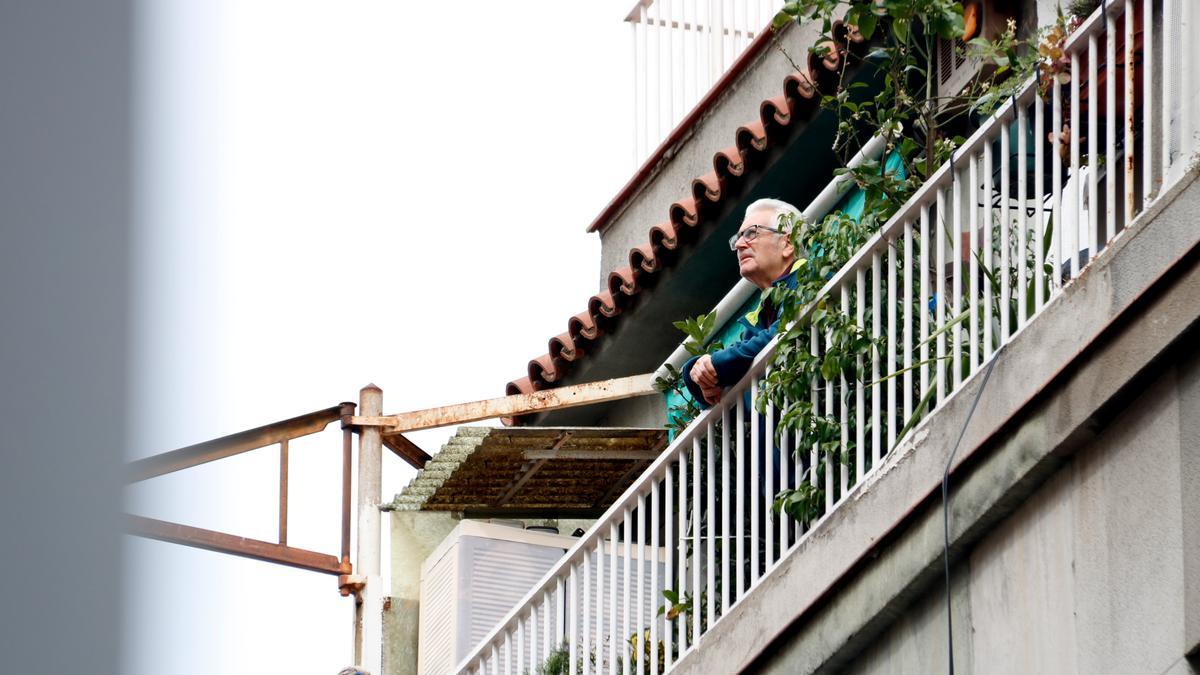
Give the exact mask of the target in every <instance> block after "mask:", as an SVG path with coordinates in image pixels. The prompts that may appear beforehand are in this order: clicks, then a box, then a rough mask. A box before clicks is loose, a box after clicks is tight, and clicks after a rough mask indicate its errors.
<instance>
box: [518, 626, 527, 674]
mask: <svg viewBox="0 0 1200 675" xmlns="http://www.w3.org/2000/svg"><path fill="white" fill-rule="evenodd" d="M524 669H525V621H524V620H521V619H519V620H518V621H517V672H521V671H523V670H524Z"/></svg>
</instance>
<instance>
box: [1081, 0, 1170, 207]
mask: <svg viewBox="0 0 1200 675" xmlns="http://www.w3.org/2000/svg"><path fill="white" fill-rule="evenodd" d="M1130 16H1132V14H1131V15H1130ZM1154 24H1155V22H1154V0H1142V36H1143V42H1142V208H1143V209H1144V208H1145V204H1146V203H1147V202H1149V201H1150V195H1151V194H1152V193H1153V192H1154ZM1132 64H1133V62H1132V61H1130V70H1132ZM1077 81H1078V80H1077ZM1076 89H1078V87H1077V88H1076Z"/></svg>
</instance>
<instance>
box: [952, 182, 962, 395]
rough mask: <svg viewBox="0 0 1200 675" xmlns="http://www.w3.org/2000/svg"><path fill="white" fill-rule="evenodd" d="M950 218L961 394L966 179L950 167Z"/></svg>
mask: <svg viewBox="0 0 1200 675" xmlns="http://www.w3.org/2000/svg"><path fill="white" fill-rule="evenodd" d="M950 176H951V180H950V200H949V201H950V215H951V216H952V221H951V232H953V235H952V236H951V237H950V241H949V244H950V255H951V256H952V257H951V258H950V279H951V281H950V295H951V300H952V302H953V304H952V307H953V308H954V316H953V317H951V319H952V320H953V321H954V326H953V327H951V329H950V343H951V344H950V383H951V388H950V391H951V392H954V391H957V390H958V385H960V384H962V322H961V321H959V320H958V317H959V316H960V315H962V313H963V306H962V303H963V287H962V253H963V250H962V211H963V202H964V201H966V200H964V199H963V197H962V195H963V182H964V181H963V178H962V168H961V166H959V167H954V166H952V167H951V171H950Z"/></svg>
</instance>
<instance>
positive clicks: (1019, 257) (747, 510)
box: [459, 0, 1198, 673]
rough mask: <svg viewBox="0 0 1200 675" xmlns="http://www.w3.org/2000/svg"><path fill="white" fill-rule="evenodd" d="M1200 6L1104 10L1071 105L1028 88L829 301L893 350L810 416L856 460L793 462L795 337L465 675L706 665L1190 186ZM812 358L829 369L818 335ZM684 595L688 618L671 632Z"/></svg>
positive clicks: (823, 339)
mask: <svg viewBox="0 0 1200 675" xmlns="http://www.w3.org/2000/svg"><path fill="white" fill-rule="evenodd" d="M1190 4H1191V3H1190V2H1187V1H1186V0H1160V1H1159V2H1152V1H1151V0H1144V1H1139V2H1136V3H1135V2H1133V0H1125V1H1124V2H1120V1H1118V2H1109V3H1107V7H1105V8H1102V9H1100V10H1097V11H1096V12H1095V13H1094V14H1093V15H1092V16H1091V17H1090V18H1089V19H1088V20H1087V21H1085V22H1084V23H1083V24H1082V25H1081V26H1079V27H1078V28H1077V29H1076V30H1075V32H1074V33H1073V34H1072V35H1071V36H1070V37H1069V39H1068V40H1067V44H1066V53H1067V54H1068V55H1069V60H1070V65H1069V72H1070V76H1071V79H1070V85H1069V86H1068V87H1059V86H1055V87H1053V88H1052V90H1051V91H1052V93H1051V94H1050V97H1049V100H1048V101H1044V100H1042V98H1041V97H1040V95H1039V94H1038V92H1037V89H1036V85H1035V82H1034V81H1032V80H1031V81H1030V82H1028V83H1027V84H1026V85H1025V86H1024V87H1023V88H1022V89H1021V90H1020V93H1019V94H1017V95H1016V96H1014V97H1013V98H1012V99H1010V100H1009V101H1008V102H1007V103H1005V105H1004V106H1002V107H1001V108H1000V109H999V110H998V111H997V112H996V113H995V114H994V115H993V116H992V117H991V118H989V119H988V120H986V121H985V123H984V124H983V125H982V127H981V128H980V129H979V130H978V131H976V132H975V133H974V134H973V135H972V136H971V138H969V139H968V140H967V141H966V142H965V143H964V145H963V146H962V147H960V148H959V149H958V150H957V151H956V152H955V153H954V155H953V157H952V159H951V160H950V161H949V162H948V163H947V164H945V165H944V166H942V167H941V168H940V169H938V170H937V171H936V172H935V173H934V174H933V175H932V176H931V177H930V178H929V180H928V181H926V183H925V184H924V185H923V186H922V188H921V189H920V190H919V191H918V192H917V194H916V195H914V196H913V198H912V199H910V200H909V201H908V202H907V203H906V204H905V205H904V206H902V207H901V209H900V210H899V211H898V212H897V213H896V214H895V216H893V217H892V218H891V220H890V221H889V222H888V223H887V224H885V225H884V226H883V227H882V228H881V229H880V231H879V232H878V233H876V234H875V235H874V236H873V237H872V238H871V239H870V240H869V241H868V242H867V244H866V245H865V246H864V247H863V248H862V249H861V250H860V251H859V252H858V253H857V254H856V255H855V256H854V258H853V259H852V260H851V261H850V262H849V263H847V264H846V265H845V266H844V267H843V268H842V269H841V270H840V271H838V272H837V274H835V275H834V276H833V278H831V279H830V280H829V282H828V283H827V284H826V285H825V287H824V288H823V289H822V291H821V293H820V295H819V297H818V299H817V301H816V302H814V303H813V305H810V306H809V308H808V309H807V310H806V311H805V314H804V315H803V316H802V317H801V319H800V321H801V323H799V324H797V325H801V326H803V325H807V324H806V322H805V319H806V318H807V316H808V312H811V311H812V308H813V307H814V306H816V304H817V303H818V302H823V303H825V305H826V306H829V305H833V306H840V307H841V309H842V311H843V312H844V313H845V314H846V315H849V316H853V317H854V318H855V321H856V322H857V324H858V325H859V326H860V327H862V329H863V330H865V331H866V332H867V333H868V334H869V335H871V336H872V337H874V338H876V339H879V340H880V341H881V343H882V345H883V346H882V347H881V348H879V349H877V350H874V349H873V350H872V351H871V352H870V354H869V356H867V357H866V358H865V359H864V358H863V357H860V361H859V364H858V368H857V371H858V372H860V373H867V374H869V375H867V376H864V377H863V382H857V381H854V378H850V379H849V380H848V379H847V378H846V377H844V376H840V375H839V376H835V377H834V378H833V379H831V380H818V381H816V382H814V384H813V385H812V388H811V391H810V392H809V397H808V398H809V400H808V403H810V404H811V405H812V406H813V408H814V409H816V410H818V411H823V412H824V413H825V415H827V416H831V417H833V418H835V419H837V420H838V421H839V425H840V429H841V434H840V442H839V443H837V444H836V445H837V447H835V448H827V449H826V450H825V451H824V455H825V456H824V457H820V456H818V448H817V447H816V446H811V447H810V446H809V444H808V441H806V440H805V439H803V438H801V437H799V436H797V435H794V434H791V433H788V434H784V435H783V440H782V442H780V443H777V442H776V433H775V429H774V426H775V424H776V422H777V420H778V419H779V415H778V412H779V411H778V410H776V408H775V407H774V406H771V405H770V404H768V403H766V402H760V401H759V400H758V399H759V387H760V385H761V383H762V381H763V378H764V377H765V376H766V374H767V373H768V370H769V368H770V366H769V364H770V362H771V357H772V355H773V354H774V353H775V351H776V349H777V346H778V338H777V340H776V341H773V342H772V343H771V344H770V345H769V346H768V347H767V348H766V349H765V350H764V351H763V352H762V353H761V354H760V355H759V356H758V358H757V359H755V362H754V365H753V367H752V368H751V370H750V372H749V373H747V375H746V376H745V377H744V378H743V379H742V381H741V382H739V383H737V385H735V386H734V387H732V388H731V389H730V390H728V391H727V392H726V393H725V395H724V396H723V397H722V400H721V402H720V404H718V405H717V406H714V407H713V408H710V409H708V410H706V411H705V412H703V413H702V414H701V415H700V416H699V417H698V418H697V419H696V420H695V421H693V423H692V424H691V425H690V426H689V427H688V428H687V429H686V430H684V431H683V432H682V433H681V434H680V435H679V436H678V437H677V438H676V439H675V441H674V442H673V443H671V445H670V446H669V447H668V448H667V449H666V450H665V451H664V452H663V454H662V455H661V456H660V457H659V458H658V459H657V460H656V461H655V462H654V463H653V464H652V465H651V466H650V467H649V468H648V469H647V470H646V472H645V473H644V474H643V475H642V476H641V477H640V478H639V479H638V480H637V481H636V482H635V483H634V484H633V485H632V486H631V487H630V488H629V489H628V490H627V491H626V492H625V494H624V495H622V497H621V498H620V499H619V500H618V501H617V502H616V503H615V504H614V505H613V506H612V507H611V508H610V509H609V510H608V512H607V513H605V515H604V516H603V517H602V518H600V520H598V521H597V522H596V524H595V526H594V527H592V528H591V529H590V530H589V531H588V532H587V533H586V534H585V535H584V536H583V537H582V538H581V539H580V541H579V542H578V543H577V544H576V545H575V546H574V547H573V548H572V549H571V550H570V551H568V552H567V554H566V555H564V557H563V558H562V560H561V561H560V562H559V563H558V564H557V565H556V566H555V567H554V569H552V570H551V571H550V572H549V573H548V574H547V576H546V577H545V578H544V579H543V580H542V581H541V582H540V583H539V584H538V585H537V586H535V587H534V588H533V589H532V590H531V591H530V592H529V594H528V595H527V596H526V597H525V599H524V600H523V601H522V602H521V603H520V604H518V605H517V606H516V607H515V608H514V609H513V610H512V611H511V612H510V613H509V614H508V616H507V617H506V618H505V620H504V621H503V622H502V623H501V624H500V625H498V626H497V627H496V628H495V629H494V630H493V631H492V632H491V634H490V635H489V636H488V637H487V638H486V639H485V640H484V641H483V642H482V643H481V644H479V645H478V646H477V648H476V649H475V650H474V651H473V652H472V653H471V654H470V655H469V656H468V657H467V658H466V659H465V660H464V661H463V662H462V663H461V664H459V671H460V672H470V673H522V672H526V671H528V672H536V670H537V667H538V665H540V664H542V663H543V661H544V660H545V659H546V658H547V656H548V655H549V654H550V653H551V651H552V650H554V649H556V648H559V647H560V646H564V645H565V647H566V649H568V650H569V657H570V662H571V663H572V664H576V665H577V666H578V668H579V669H580V670H581V671H582V672H584V673H591V672H618V670H619V671H620V672H623V673H629V672H631V671H632V670H636V672H638V673H643V672H649V673H658V672H660V671H662V670H670V669H671V668H672V665H673V664H674V663H677V662H678V661H679V659H680V658H682V657H683V656H685V655H686V654H687V653H688V652H689V651H690V650H693V649H695V648H696V646H697V644H698V643H699V642H700V641H701V639H702V637H703V635H704V633H705V632H706V631H707V630H709V629H710V628H711V627H712V626H714V625H715V624H716V623H717V622H718V621H721V620H724V618H725V617H726V615H727V614H729V612H730V610H732V609H733V608H735V607H737V605H738V603H739V602H741V601H742V600H743V598H745V597H746V594H747V593H751V592H753V591H754V589H755V588H756V587H757V586H758V585H759V584H760V583H761V581H762V580H763V578H764V577H765V575H767V574H769V573H770V572H771V570H772V569H773V568H774V567H775V566H776V565H778V564H779V562H780V561H781V560H782V559H783V558H784V557H786V556H788V555H789V554H791V553H793V552H794V550H795V548H796V546H797V544H798V543H799V542H801V541H803V540H804V539H805V538H806V537H807V536H808V535H809V534H810V533H812V532H813V531H816V530H820V529H821V528H822V527H823V526H824V524H825V519H826V516H827V515H828V514H829V513H831V512H833V511H834V510H835V509H837V508H838V507H839V505H841V504H842V503H844V501H845V500H846V498H847V496H849V495H851V494H852V493H853V492H854V491H855V490H856V489H857V488H858V486H859V485H861V484H862V482H863V481H864V479H866V478H867V477H869V476H871V475H872V473H873V472H875V471H876V470H877V469H878V468H879V467H881V466H883V465H884V464H885V463H886V462H887V461H888V456H889V453H890V452H891V451H892V450H893V449H894V448H896V447H897V445H898V444H902V443H905V442H906V438H905V437H906V436H907V435H906V434H901V433H900V431H901V430H902V429H904V428H911V427H912V425H911V424H906V422H907V421H909V420H912V419H922V418H924V419H928V417H929V416H931V415H936V414H937V412H938V410H939V409H940V407H941V406H943V405H944V404H945V403H946V401H947V400H949V399H950V398H951V397H953V396H954V395H955V393H956V392H957V391H958V390H959V389H960V388H961V387H962V385H963V383H964V382H965V381H969V380H970V379H971V378H972V377H975V376H976V375H977V374H978V373H979V371H980V370H981V369H983V367H984V366H986V365H987V364H988V362H989V361H990V360H991V359H992V358H994V356H995V354H996V352H997V351H998V350H999V349H1001V348H1002V347H1003V346H1004V345H1006V344H1007V343H1009V342H1010V341H1012V340H1013V339H1014V338H1015V337H1016V336H1017V335H1019V334H1020V333H1021V331H1022V329H1023V328H1024V327H1025V325H1026V324H1028V323H1029V322H1030V321H1033V320H1037V319H1038V315H1039V314H1040V313H1041V312H1042V310H1043V309H1044V308H1045V307H1046V305H1047V304H1048V303H1052V302H1054V301H1055V299H1056V298H1057V297H1058V296H1059V295H1060V294H1061V292H1062V289H1063V287H1064V285H1067V284H1070V283H1071V282H1072V281H1073V280H1074V279H1075V278H1076V277H1078V276H1079V275H1080V274H1081V272H1082V271H1083V270H1085V269H1086V266H1087V264H1088V261H1089V260H1090V259H1094V258H1095V257H1096V256H1097V255H1103V254H1104V252H1105V250H1106V249H1107V248H1108V246H1109V244H1110V242H1111V241H1112V240H1113V238H1114V237H1117V236H1120V234H1121V232H1122V231H1123V230H1124V229H1125V228H1126V227H1127V226H1128V225H1129V224H1131V223H1132V222H1133V221H1134V218H1135V217H1136V216H1137V215H1138V214H1139V213H1140V212H1141V211H1142V210H1143V209H1144V208H1145V207H1146V205H1147V204H1149V203H1151V202H1152V201H1153V200H1154V199H1155V198H1156V197H1157V196H1158V194H1159V193H1160V191H1161V187H1162V186H1163V185H1164V184H1170V183H1171V182H1172V181H1173V180H1174V179H1175V177H1177V176H1179V175H1181V174H1182V172H1183V171H1184V169H1185V168H1186V165H1187V164H1188V163H1189V162H1190V161H1191V157H1192V153H1193V152H1194V151H1195V149H1196V147H1195V141H1194V131H1195V130H1194V129H1193V127H1192V124H1193V123H1192V120H1191V117H1190V113H1189V108H1190V103H1191V101H1192V100H1193V99H1194V97H1195V95H1196V91H1197V89H1198V86H1197V84H1198V83H1197V77H1196V74H1195V72H1194V71H1193V70H1192V68H1193V66H1192V64H1191V63H1189V59H1188V58H1184V55H1183V53H1182V52H1184V50H1183V49H1180V43H1179V42H1178V41H1177V40H1175V39H1173V37H1172V35H1171V33H1172V32H1175V31H1179V30H1180V29H1179V26H1180V25H1181V23H1182V25H1186V20H1190V18H1191V14H1193V13H1194V12H1195V11H1196V10H1195V9H1194V8H1189V5H1190ZM1160 11H1161V12H1162V14H1159V12H1160ZM1135 15H1136V19H1134V18H1133V17H1135ZM1147 15H1149V16H1152V17H1153V18H1154V20H1153V21H1149V22H1144V21H1143V20H1142V18H1143V17H1144V16H1147ZM1181 17H1182V19H1184V21H1183V22H1181ZM1164 19H1165V20H1164ZM1143 26H1145V27H1147V29H1146V30H1144V31H1143V30H1142V27H1143ZM1164 32H1165V39H1164ZM1156 42H1157V43H1158V44H1155V43H1156ZM1064 89H1066V90H1067V91H1065V92H1064ZM1064 99H1066V100H1064ZM1065 128H1069V130H1074V132H1066V133H1064V132H1063V130H1064V129H1065ZM1050 130H1056V131H1059V132H1060V133H1055V134H1050V133H1048V132H1050ZM1085 158H1086V159H1087V161H1084V160H1085ZM1093 158H1094V159H1093ZM1101 158H1102V161H1101ZM1064 329H1067V330H1069V327H1064ZM803 342H804V343H805V344H804V346H805V347H806V348H807V349H809V350H811V352H812V353H813V354H818V355H820V354H823V353H825V351H826V350H827V349H829V348H830V336H829V335H826V334H821V333H819V332H818V331H817V329H816V328H812V329H811V331H810V332H809V333H808V334H807V335H806V339H804V340H803ZM868 360H869V363H865V362H864V361H868ZM888 375H893V376H892V377H887V376H888ZM746 391H749V398H750V401H751V403H750V404H749V405H748V404H747V403H746V401H745V400H744V398H743V393H744V392H746ZM922 401H925V405H922ZM760 406H761V408H762V411H761V412H760ZM793 447H794V448H795V449H796V451H795V452H793V451H792V448H793ZM820 460H824V466H825V469H824V470H816V471H814V470H812V467H818V466H819V465H820V464H821V461H820ZM802 483H807V484H808V485H811V486H812V487H813V488H816V489H818V490H820V492H821V493H822V494H823V500H822V501H821V502H820V503H819V504H818V505H817V507H818V509H817V514H816V516H817V517H816V519H815V520H813V521H812V524H811V525H809V526H804V525H803V524H801V523H799V522H797V521H794V520H791V519H790V518H788V517H786V516H783V517H781V516H780V515H778V514H776V513H775V512H774V511H773V509H772V508H771V505H772V501H773V497H774V495H775V493H776V491H777V490H779V489H780V488H786V487H794V486H798V485H800V484H802ZM831 534H832V535H833V536H836V533H831ZM664 592H667V593H669V594H673V595H674V596H675V597H677V598H679V603H677V604H676V609H677V610H681V613H680V614H679V615H678V616H675V617H670V618H668V617H667V616H664V615H660V614H658V608H659V607H660V606H661V605H663V604H664ZM572 672H575V668H572Z"/></svg>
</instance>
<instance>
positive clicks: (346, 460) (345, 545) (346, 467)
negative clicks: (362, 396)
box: [341, 403, 358, 566]
mask: <svg viewBox="0 0 1200 675" xmlns="http://www.w3.org/2000/svg"><path fill="white" fill-rule="evenodd" d="M357 406H358V404H356V403H343V404H342V405H341V408H342V564H343V565H346V566H349V565H350V466H351V461H350V460H351V457H350V451H351V446H352V444H353V438H352V436H353V435H354V428H353V427H351V426H350V423H349V420H350V418H351V417H352V416H353V415H354V409H355V408H356V407H357Z"/></svg>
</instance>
